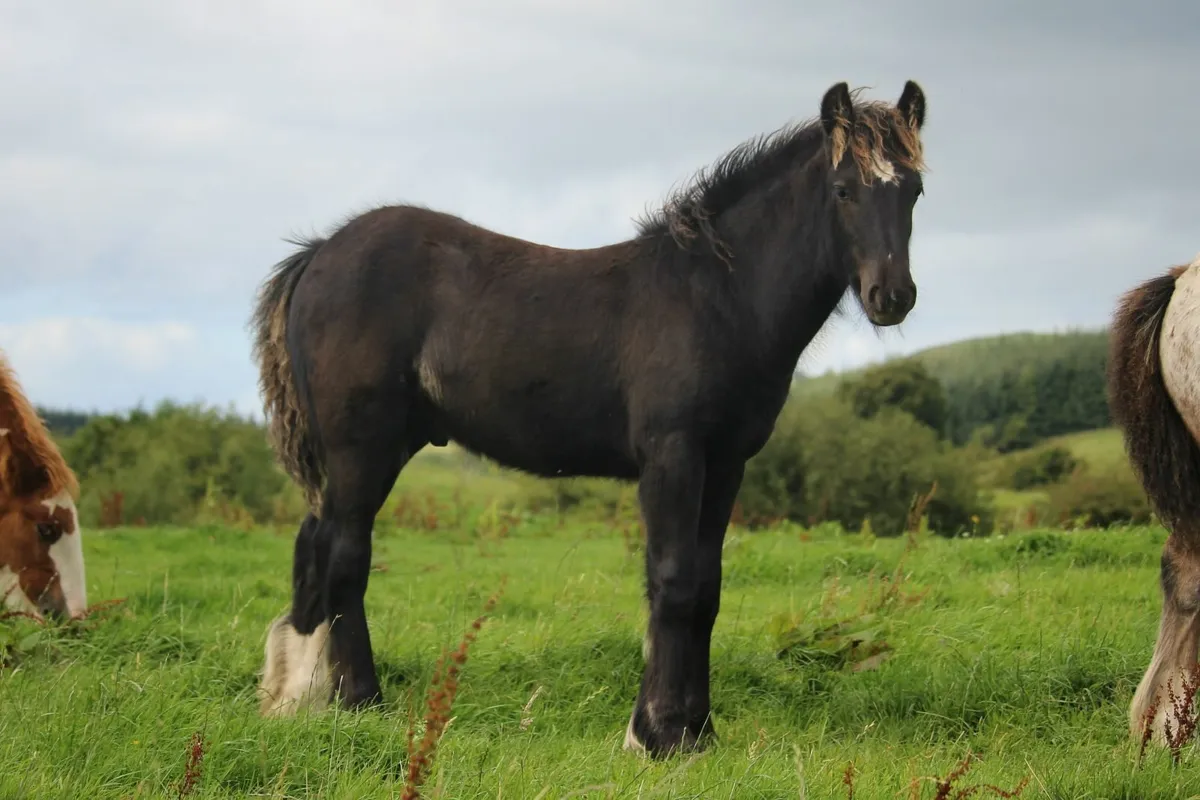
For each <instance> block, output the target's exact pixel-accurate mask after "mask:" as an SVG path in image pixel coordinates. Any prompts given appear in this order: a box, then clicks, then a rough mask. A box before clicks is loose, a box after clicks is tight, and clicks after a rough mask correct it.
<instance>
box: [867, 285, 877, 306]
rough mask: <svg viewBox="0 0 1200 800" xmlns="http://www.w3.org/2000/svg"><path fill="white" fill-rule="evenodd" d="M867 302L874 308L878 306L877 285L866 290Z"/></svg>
mask: <svg viewBox="0 0 1200 800" xmlns="http://www.w3.org/2000/svg"><path fill="white" fill-rule="evenodd" d="M867 303H869V304H870V305H871V306H872V307H874V308H878V307H879V287H878V286H872V287H871V288H870V289H868V290H867Z"/></svg>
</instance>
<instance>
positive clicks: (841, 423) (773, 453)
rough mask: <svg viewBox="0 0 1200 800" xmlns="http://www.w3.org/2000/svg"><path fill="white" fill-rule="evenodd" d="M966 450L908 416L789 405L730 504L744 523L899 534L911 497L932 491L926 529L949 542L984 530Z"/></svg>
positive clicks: (838, 404) (833, 405) (825, 403)
mask: <svg viewBox="0 0 1200 800" xmlns="http://www.w3.org/2000/svg"><path fill="white" fill-rule="evenodd" d="M977 460H978V459H976V458H975V456H974V453H973V451H971V450H961V449H955V448H953V447H951V446H950V445H948V444H946V443H944V442H942V441H940V440H939V438H938V436H937V434H936V433H935V432H934V431H933V430H932V429H931V428H929V427H928V426H926V425H923V424H922V423H920V422H918V421H917V420H916V419H914V418H913V417H912V415H910V414H908V413H907V412H904V411H901V410H899V409H896V408H883V409H881V410H879V411H878V412H877V413H875V414H874V415H873V416H871V417H870V418H869V419H862V418H860V417H859V416H858V415H857V414H855V412H854V410H853V409H852V408H851V407H850V405H849V403H847V402H845V401H843V400H841V399H839V398H822V399H818V400H808V401H804V402H797V403H793V404H790V406H789V408H787V409H786V410H785V412H784V414H782V415H781V416H780V420H779V423H778V425H777V426H776V431H775V434H774V435H773V436H772V437H771V440H770V441H769V442H768V444H767V446H766V447H765V448H763V451H762V452H761V453H760V454H759V455H758V456H756V457H755V458H754V459H752V460H751V462H750V464H749V465H748V466H747V474H746V479H745V481H744V483H743V487H742V492H741V495H740V496H739V501H740V503H741V505H742V508H743V512H744V514H745V515H746V518H747V519H748V520H753V519H755V518H763V517H772V516H778V517H787V518H789V519H792V520H796V521H801V522H807V523H809V524H812V523H815V522H821V521H836V522H839V523H840V524H842V525H843V526H844V527H846V528H847V529H853V530H857V529H859V528H860V527H862V526H863V525H864V523H865V524H868V525H869V526H870V528H871V530H873V531H874V532H875V533H876V534H878V535H881V536H895V535H897V534H899V533H900V532H901V531H903V530H904V527H905V524H906V522H907V517H908V512H909V509H910V507H911V505H912V502H913V499H914V498H915V497H916V496H917V495H924V494H926V493H928V492H929V491H930V489H931V488H932V487H934V486H935V485H936V491H935V493H934V495H933V497H932V498H931V499H930V501H929V503H928V505H927V506H926V508H925V513H926V514H927V516H928V520H929V526H930V528H931V529H932V530H934V531H935V532H937V533H941V534H946V535H954V534H957V533H959V532H960V531H963V530H981V531H982V530H988V529H990V524H991V513H990V509H989V508H988V507H987V506H986V504H985V503H984V502H983V501H982V500H981V498H980V496H979V492H978V487H977V478H976V472H975V464H976V462H977Z"/></svg>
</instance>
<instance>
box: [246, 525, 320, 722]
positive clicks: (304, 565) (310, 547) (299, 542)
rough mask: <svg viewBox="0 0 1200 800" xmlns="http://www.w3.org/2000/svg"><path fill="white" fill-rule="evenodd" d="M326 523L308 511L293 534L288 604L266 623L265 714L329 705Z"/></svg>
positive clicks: (262, 695) (262, 691) (262, 696)
mask: <svg viewBox="0 0 1200 800" xmlns="http://www.w3.org/2000/svg"><path fill="white" fill-rule="evenodd" d="M328 530H329V529H328V527H325V528H322V527H321V523H320V521H319V520H318V519H317V518H316V517H315V516H313V515H312V514H309V515H308V516H306V517H305V518H304V522H302V523H301V524H300V531H299V533H298V534H297V535H296V545H295V552H294V555H293V562H292V609H291V611H290V612H289V613H287V614H284V615H283V616H281V617H279V618H277V619H276V620H275V621H274V622H272V623H271V627H270V629H269V630H268V632H267V644H266V666H265V668H264V670H263V676H262V683H261V685H260V687H259V697H260V699H261V706H260V711H261V713H262V714H264V715H267V716H278V715H281V714H286V713H291V712H294V711H296V710H297V709H299V708H302V707H309V708H313V709H317V708H322V707H324V706H326V705H328V703H329V701H330V699H331V698H332V691H333V683H332V681H333V676H332V665H331V662H330V658H329V647H328V640H329V625H328V623H326V622H325V562H326V560H327V559H328V553H329V537H328V535H324V536H323V535H322V534H323V533H325V534H327V533H328Z"/></svg>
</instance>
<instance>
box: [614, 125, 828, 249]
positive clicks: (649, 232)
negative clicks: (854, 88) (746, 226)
mask: <svg viewBox="0 0 1200 800" xmlns="http://www.w3.org/2000/svg"><path fill="white" fill-rule="evenodd" d="M823 142H824V135H823V131H822V129H821V122H820V120H819V119H809V120H804V121H802V122H797V123H791V124H789V125H785V126H784V127H782V128H780V129H778V130H776V131H774V132H773V133H768V134H764V135H762V136H756V137H754V138H753V139H749V140H747V141H745V142H742V143H741V144H740V145H738V146H737V147H735V148H733V149H732V150H730V151H729V152H728V153H726V154H725V155H723V156H721V157H720V158H719V159H718V160H717V161H716V162H715V163H713V164H711V165H710V166H708V167H705V168H703V169H701V170H700V171H699V172H698V173H696V175H695V176H694V177H693V178H692V179H691V181H689V182H688V183H687V184H686V185H684V186H682V187H680V188H679V189H676V190H674V191H673V192H671V194H670V195H669V196H668V198H667V200H666V202H665V203H663V206H662V208H660V209H659V210H657V211H654V212H648V213H646V214H644V215H643V216H642V217H640V218H639V219H637V220H636V221H635V224H636V226H637V233H638V236H639V237H648V236H657V235H661V234H666V233H673V232H677V231H679V230H680V229H681V228H682V229H684V230H687V231H693V232H695V231H700V230H704V229H705V228H706V224H705V220H707V219H709V218H711V217H712V216H714V215H716V214H720V213H721V212H723V211H725V210H727V209H728V208H730V207H731V206H732V205H734V204H735V203H737V202H738V201H739V200H741V199H742V198H743V197H745V195H746V193H747V192H749V191H750V190H751V189H752V188H754V187H755V186H760V185H762V184H763V183H764V182H766V181H769V180H770V179H771V178H772V177H773V176H777V175H781V174H783V172H784V171H786V169H787V167H788V166H790V165H791V164H794V163H795V162H796V161H797V160H799V159H802V158H808V157H810V156H811V153H812V152H813V151H814V150H816V149H817V148H818V147H820V146H821V145H822V144H823Z"/></svg>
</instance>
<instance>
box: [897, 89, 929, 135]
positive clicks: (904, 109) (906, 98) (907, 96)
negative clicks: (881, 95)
mask: <svg viewBox="0 0 1200 800" xmlns="http://www.w3.org/2000/svg"><path fill="white" fill-rule="evenodd" d="M896 108H897V109H898V110H899V111H900V116H902V117H904V121H905V122H907V123H908V124H909V125H911V126H912V127H914V128H916V129H917V130H921V126H922V125H924V124H925V92H923V91H922V90H921V87H920V86H917V84H916V81H905V82H904V91H903V92H901V93H900V102H898V103H896Z"/></svg>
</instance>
